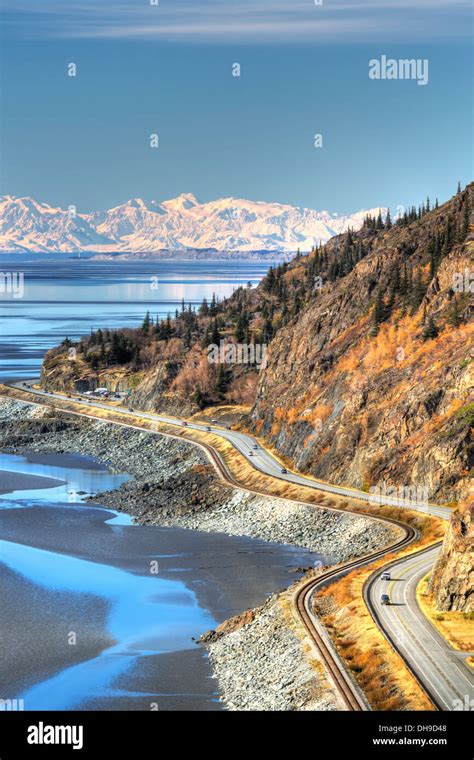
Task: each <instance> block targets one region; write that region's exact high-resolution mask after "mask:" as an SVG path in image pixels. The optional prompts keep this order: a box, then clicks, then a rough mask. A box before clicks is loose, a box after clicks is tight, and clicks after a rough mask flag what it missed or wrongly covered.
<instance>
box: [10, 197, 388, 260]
mask: <svg viewBox="0 0 474 760" xmlns="http://www.w3.org/2000/svg"><path fill="white" fill-rule="evenodd" d="M381 210H382V214H383V215H384V214H385V212H386V209H381ZM378 211H379V209H369V210H368V211H365V210H364V211H358V212H356V213H355V214H350V215H347V216H339V215H338V214H331V213H329V212H328V211H316V210H314V209H310V208H298V207H295V206H290V205H287V204H286V205H285V204H281V203H265V202H264V201H250V200H245V199H243V198H220V199H217V200H214V201H210V202H208V203H200V202H199V201H198V199H197V198H196V196H195V195H193V194H192V193H183V194H182V195H179V196H178V197H177V198H172V199H170V200H167V201H163V202H162V203H159V202H158V201H156V200H143V199H142V198H131V199H130V200H128V201H126V202H125V203H123V204H121V205H119V206H115V207H114V208H111V209H109V210H108V211H105V212H93V213H91V214H76V213H75V210H74V207H69V209H67V210H63V209H61V208H55V207H52V206H50V205H49V204H47V203H39V202H37V201H36V200H34V199H32V198H16V197H14V196H4V197H3V198H0V250H2V251H14V250H19V251H20V250H21V251H24V250H28V251H41V252H45V251H49V252H57V251H64V252H74V251H81V250H84V251H87V250H88V251H105V250H110V251H119V252H136V253H142V252H146V253H153V252H155V251H159V250H163V249H170V250H176V251H180V250H181V251H182V250H186V249H209V248H214V249H216V250H218V251H261V250H267V251H279V252H287V253H294V252H296V250H297V249H298V248H299V249H300V250H301V251H302V252H304V251H308V250H310V249H311V247H312V246H313V245H314V244H315V243H319V242H323V243H324V242H326V241H327V240H329V238H330V237H332V236H333V235H337V234H339V233H341V232H345V231H346V230H347V229H348V228H349V227H351V228H353V229H355V230H357V229H359V228H360V227H361V226H362V223H363V220H364V217H365V216H366V214H367V213H371V214H372V215H374V214H378Z"/></svg>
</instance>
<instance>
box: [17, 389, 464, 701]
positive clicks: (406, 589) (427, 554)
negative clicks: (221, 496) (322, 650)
mask: <svg viewBox="0 0 474 760" xmlns="http://www.w3.org/2000/svg"><path fill="white" fill-rule="evenodd" d="M33 384H35V383H34V382H33V381H29V382H28V383H27V384H26V385H25V383H23V382H17V383H11V385H12V386H14V387H15V386H16V387H17V388H19V389H20V390H27V391H29V392H32V393H35V394H36V395H38V396H43V397H47V398H49V399H55V398H56V399H58V400H62V401H64V400H67V399H65V396H64V395H63V394H56V393H49V392H46V391H42V390H38V389H35V388H32V385H33ZM89 398H90V397H89ZM73 399H74V400H75V401H76V402H79V403H81V404H82V405H83V406H84V407H85V409H89V410H90V411H92V410H93V409H94V408H99V409H109V410H110V409H111V408H112V409H113V410H114V411H118V412H120V411H122V412H126V413H127V415H131V414H132V415H135V416H137V417H142V418H146V419H149V420H152V421H155V422H162V423H166V424H169V425H177V426H179V427H182V426H183V424H184V423H186V427H187V428H188V429H192V430H201V431H207V430H209V427H210V428H211V429H212V432H213V433H215V434H216V435H219V436H221V437H222V438H224V439H225V440H227V441H229V442H230V443H231V444H232V445H233V446H234V447H235V448H236V449H237V450H238V451H239V452H240V453H241V454H242V455H243V456H244V457H245V458H246V459H247V461H248V462H249V463H250V464H252V465H253V467H255V468H256V469H257V470H260V471H261V472H263V473H265V474H266V475H270V476H272V477H276V478H279V479H281V480H286V481H288V482H290V483H295V484H299V485H304V486H307V487H310V488H315V489H317V490H319V491H325V492H328V493H332V494H336V495H339V496H345V497H351V498H355V499H360V500H363V501H366V502H367V501H372V502H376V503H380V501H379V498H378V497H377V496H376V495H373V494H367V493H365V492H364V491H359V490H357V489H353V488H349V487H345V486H337V485H333V484H331V483H325V482H323V481H320V480H315V479H313V478H309V477H305V476H303V475H299V474H298V473H294V472H291V471H288V472H287V471H286V469H285V468H284V466H283V465H282V464H281V463H280V462H279V461H278V460H277V459H276V458H275V457H274V456H273V455H272V454H271V453H270V452H269V451H267V450H266V449H263V448H261V447H260V446H259V445H258V443H257V441H256V440H255V439H254V438H252V437H251V436H249V435H247V434H245V433H241V432H238V431H234V430H229V429H226V428H224V427H222V426H219V425H210V426H209V425H206V424H205V423H199V422H194V421H190V420H179V419H177V418H176V417H168V416H165V415H161V414H152V413H147V412H141V411H133V412H130V410H129V409H127V408H126V407H120V406H118V407H116V406H114V407H111V405H110V404H107V403H103V402H101V401H100V400H98V399H96V398H94V399H93V400H89V399H88V398H87V397H85V396H83V395H78V394H77V395H74V396H73ZM383 503H384V504H388V505H391V506H397V507H402V508H408V509H411V510H415V511H418V512H423V513H426V514H430V515H435V516H437V517H441V518H442V519H444V520H448V519H449V518H450V515H451V510H450V509H449V508H448V507H442V506H439V505H436V504H431V503H426V502H413V501H409V500H407V499H400V498H397V497H390V496H386V497H385V496H384V498H383ZM438 551H439V547H435V548H432V549H430V550H428V551H426V550H425V551H423V552H417V553H416V554H412V555H411V556H410V557H409V558H407V559H403V560H399V561H395V562H393V563H391V564H390V566H389V567H390V572H391V577H392V579H391V580H390V581H382V580H381V578H380V576H381V572H382V571H381V570H378V571H377V573H375V574H374V575H373V576H371V578H370V579H369V581H368V582H367V584H366V586H365V589H364V594H365V598H366V603H367V605H368V607H369V609H370V611H371V613H372V615H373V617H374V619H375V621H376V622H377V624H378V625H379V627H380V628H381V630H382V632H383V633H384V635H385V636H386V638H387V639H388V640H389V641H390V642H391V644H392V645H393V646H394V648H395V649H396V650H397V651H398V652H399V653H400V654H401V655H402V657H403V658H404V659H405V661H406V662H407V664H408V666H409V667H410V668H411V669H412V671H413V673H414V674H415V675H416V677H417V678H418V679H419V681H420V682H421V684H422V685H423V687H424V688H425V690H426V692H427V693H428V695H429V696H430V698H431V699H432V700H433V702H434V703H435V705H436V706H437V707H438V708H439V709H441V710H452V709H456V705H457V704H458V703H459V702H458V700H461V701H462V700H464V702H466V701H467V703H468V701H469V699H472V698H473V697H474V678H473V674H472V671H471V670H470V669H469V667H468V666H467V665H466V663H465V658H464V656H462V655H461V656H460V654H459V653H458V652H455V651H454V650H453V649H452V648H451V647H450V646H449V645H448V644H447V643H446V642H445V641H444V639H442V637H441V636H440V635H439V634H438V632H437V631H436V630H435V628H434V627H433V626H432V625H431V623H430V622H429V621H428V620H427V619H426V618H425V616H424V615H423V613H422V612H421V610H420V608H419V606H418V603H417V600H416V593H415V592H416V587H417V585H418V582H419V581H420V579H421V578H422V577H423V576H424V575H426V573H428V572H429V570H430V568H431V567H432V566H433V563H434V560H435V557H436V553H437V552H438ZM382 593H388V595H389V598H390V602H391V603H390V604H388V605H381V603H380V598H381V594H382Z"/></svg>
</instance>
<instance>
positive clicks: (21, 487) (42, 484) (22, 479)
mask: <svg viewBox="0 0 474 760" xmlns="http://www.w3.org/2000/svg"><path fill="white" fill-rule="evenodd" d="M64 483H65V481H64V480H59V479H57V478H50V477H47V476H43V475H29V474H28V473H26V472H10V471H7V470H0V494H6V493H11V492H12V491H29V490H37V489H43V488H57V487H58V486H62V485H64Z"/></svg>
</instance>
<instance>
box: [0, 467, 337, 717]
mask: <svg viewBox="0 0 474 760" xmlns="http://www.w3.org/2000/svg"><path fill="white" fill-rule="evenodd" d="M5 472H15V473H25V474H28V475H30V476H31V475H41V476H48V477H49V478H51V477H52V478H55V479H56V480H59V481H61V482H60V483H59V484H58V485H56V486H55V487H53V488H44V489H39V488H36V489H30V490H17V491H14V492H11V493H5V494H3V495H2V496H0V609H1V611H2V614H1V620H0V635H1V640H2V647H1V650H0V697H1V698H2V699H23V700H24V708H25V709H26V710H35V709H40V710H54V709H57V710H62V709H106V710H117V709H127V710H150V709H156V706H158V708H159V709H160V710H176V709H192V710H216V709H221V705H220V703H219V701H218V694H217V693H216V689H217V685H216V683H215V681H214V679H213V678H212V675H211V671H210V667H209V662H208V659H207V656H206V653H205V651H204V650H203V649H202V648H201V647H198V646H197V645H196V643H195V641H193V637H194V639H196V638H198V637H199V636H200V634H201V633H203V632H204V631H206V630H208V629H209V628H214V627H215V626H216V625H217V624H218V623H219V622H221V621H222V620H224V619H226V618H228V617H230V616H231V615H234V614H237V613H239V612H241V611H243V610H245V609H248V608H250V607H254V606H256V605H257V604H260V603H262V602H263V601H264V599H265V598H266V597H267V596H268V595H269V594H270V593H272V592H273V591H276V590H278V589H280V588H284V587H286V586H288V585H289V584H290V583H291V582H292V581H293V580H294V579H295V578H296V577H298V574H297V573H296V572H295V568H297V567H308V566H311V565H313V564H314V562H315V561H316V560H318V559H322V560H323V561H324V558H323V557H320V556H319V555H316V554H312V553H309V552H304V551H301V550H298V549H292V548H290V547H284V546H279V545H277V544H270V543H267V542H263V541H258V540H254V539H247V538H238V537H231V536H226V535H224V534H208V533H198V532H195V531H190V530H183V529H171V528H158V527H143V526H134V525H132V524H131V520H130V518H129V517H128V516H127V515H123V514H118V513H116V512H114V511H112V510H107V509H104V508H103V507H101V506H100V505H98V504H97V505H96V504H90V503H87V504H86V503H84V502H83V499H84V498H85V497H86V494H94V493H95V492H96V491H98V490H103V489H107V488H113V487H117V486H118V485H119V484H120V483H121V482H123V480H124V479H126V476H123V475H113V474H110V473H108V472H107V471H106V470H105V469H103V468H101V466H98V464H97V463H95V462H93V461H92V460H90V459H87V458H83V457H72V456H71V455H58V456H55V455H54V456H53V455H32V456H31V457H28V458H25V457H19V456H11V455H5V454H3V455H0V489H1V488H2V473H5ZM6 481H7V479H6V477H4V482H6ZM48 483H49V484H51V481H48ZM155 563H157V565H156V564H155ZM156 570H157V572H155V571H156Z"/></svg>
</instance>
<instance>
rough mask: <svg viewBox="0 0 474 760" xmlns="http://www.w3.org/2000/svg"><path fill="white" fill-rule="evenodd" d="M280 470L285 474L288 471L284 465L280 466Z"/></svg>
mask: <svg viewBox="0 0 474 760" xmlns="http://www.w3.org/2000/svg"><path fill="white" fill-rule="evenodd" d="M280 472H281V473H282V474H283V475H286V474H287V472H288V470H287V469H286V467H282V468H281V470H280Z"/></svg>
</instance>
